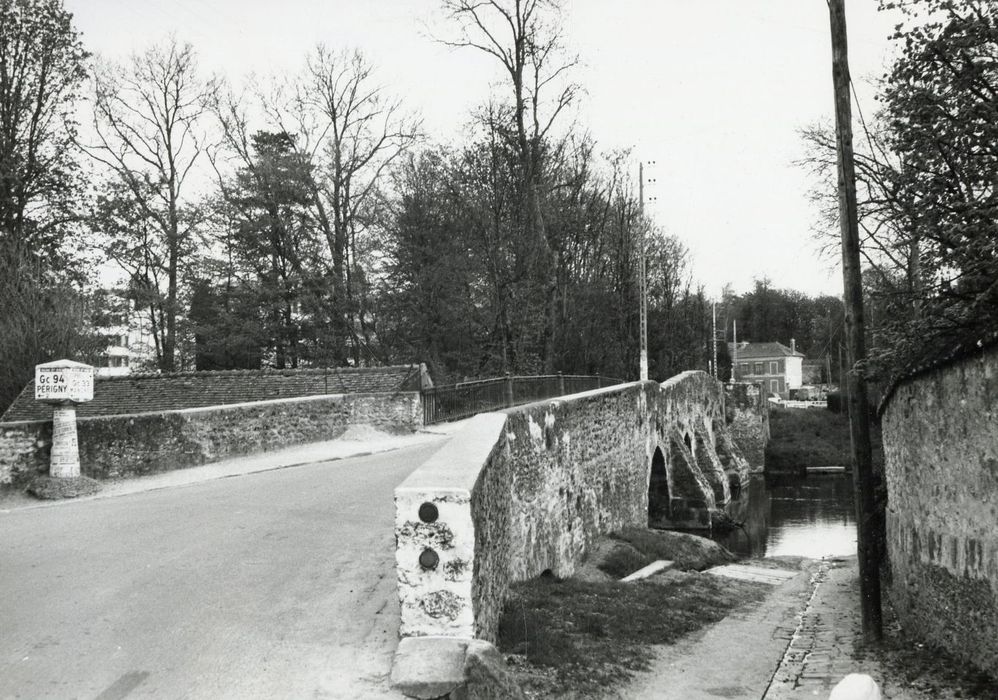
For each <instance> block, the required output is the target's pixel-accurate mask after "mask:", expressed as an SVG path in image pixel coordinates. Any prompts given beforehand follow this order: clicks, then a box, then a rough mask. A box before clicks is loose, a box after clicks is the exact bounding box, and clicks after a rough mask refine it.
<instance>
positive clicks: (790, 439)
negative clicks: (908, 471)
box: [766, 406, 883, 472]
mask: <svg viewBox="0 0 998 700" xmlns="http://www.w3.org/2000/svg"><path fill="white" fill-rule="evenodd" d="M871 429H872V430H871V439H872V442H873V461H874V464H882V463H883V447H882V444H881V440H880V426H878V425H875V424H874V425H871ZM769 432H770V438H769V444H768V445H767V446H766V471H768V472H769V471H774V472H786V471H790V472H796V471H799V470H801V469H804V468H805V467H827V466H839V465H844V466H848V465H850V464H851V463H852V453H851V450H852V447H851V443H850V440H849V419H848V418H847V417H846V415H845V414H842V413H832V412H831V411H826V410H822V409H817V408H781V407H778V406H773V407H772V408H771V409H770V412H769Z"/></svg>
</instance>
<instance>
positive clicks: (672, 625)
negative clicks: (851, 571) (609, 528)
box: [498, 529, 769, 698]
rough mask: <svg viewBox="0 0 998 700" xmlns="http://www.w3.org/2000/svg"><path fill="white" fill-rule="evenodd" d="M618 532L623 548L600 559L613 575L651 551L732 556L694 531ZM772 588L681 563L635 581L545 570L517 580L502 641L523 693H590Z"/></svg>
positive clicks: (703, 560)
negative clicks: (661, 646) (545, 574)
mask: <svg viewBox="0 0 998 700" xmlns="http://www.w3.org/2000/svg"><path fill="white" fill-rule="evenodd" d="M614 537H615V539H617V540H618V544H619V545H620V546H615V547H613V549H612V550H611V551H610V553H609V554H608V555H607V556H606V557H605V558H604V561H603V562H602V563H601V566H600V568H601V569H603V570H604V571H607V570H608V569H612V570H613V572H612V573H613V574H614V576H617V575H618V573H619V572H620V571H623V573H622V574H620V575H621V576H622V575H626V574H629V573H631V572H633V571H634V570H636V569H638V568H641V567H642V566H644V565H645V564H647V563H649V562H650V561H653V560H655V559H671V560H673V561H674V562H676V566H677V568H680V569H696V568H704V567H706V566H709V565H712V564H714V563H721V562H724V561H729V560H730V558H731V555H730V553H728V552H727V551H726V550H724V549H723V548H720V547H718V546H717V545H716V544H715V543H713V542H711V541H710V540H706V539H704V538H699V537H696V536H693V535H685V534H681V533H663V532H656V531H648V530H640V529H631V530H626V531H624V532H621V533H617V534H616V535H614ZM696 540H700V542H702V543H706V544H700V543H698V542H696ZM617 552H630V554H627V555H617V554H616V553H617ZM615 557H616V558H615ZM607 563H609V564H610V566H609V567H604V566H602V564H607ZM768 588H769V587H768V586H765V585H762V584H757V583H749V582H744V581H734V580H730V579H722V578H718V577H714V576H711V575H706V574H699V573H684V572H682V571H671V572H668V573H666V574H662V575H658V576H654V577H652V578H651V579H648V580H646V581H639V582H635V583H619V582H617V581H616V580H614V581H609V582H592V581H581V580H575V579H566V580H560V579H556V578H553V577H542V578H539V579H534V580H532V581H527V582H524V583H521V584H518V585H516V586H514V588H513V591H512V594H511V598H510V600H509V601H508V603H507V605H506V607H505V610H504V612H503V616H502V619H501V621H500V625H499V640H498V641H499V648H500V650H501V651H502V652H503V653H505V654H510V655H514V656H512V657H510V661H511V666H512V668H513V670H514V673H515V674H516V677H517V680H518V681H519V682H520V683H521V685H522V687H523V688H524V690H525V691H526V693H527V694H528V695H529V696H531V697H544V698H547V697H592V696H596V695H599V694H600V691H601V689H602V690H605V688H606V686H607V685H608V684H615V683H620V682H623V681H625V680H626V679H627V678H629V677H630V676H631V674H632V673H633V672H635V671H640V670H645V669H647V668H648V663H649V661H650V659H651V657H652V653H653V652H652V649H651V647H652V646H653V645H656V644H670V643H672V642H674V641H676V640H677V639H679V638H680V637H683V636H684V635H687V634H689V633H691V632H694V631H696V630H699V629H701V628H703V627H706V626H708V625H711V624H713V623H715V622H717V621H718V620H721V619H722V618H724V617H725V616H727V614H728V613H729V612H730V611H731V610H733V609H735V608H737V607H739V606H741V605H744V604H746V603H748V602H751V601H755V600H759V599H761V598H762V596H763V595H764V594H765V592H766V590H767V589H768Z"/></svg>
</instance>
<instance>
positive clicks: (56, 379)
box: [35, 360, 94, 403]
mask: <svg viewBox="0 0 998 700" xmlns="http://www.w3.org/2000/svg"><path fill="white" fill-rule="evenodd" d="M93 398H94V368H93V367H91V366H90V365H85V364H83V363H81V362H73V361H71V360H57V361H55V362H47V363H45V364H43V365H35V399H36V400H37V401H56V402H62V401H73V402H77V403H80V402H83V401H91V400H93Z"/></svg>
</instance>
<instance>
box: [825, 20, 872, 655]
mask: <svg viewBox="0 0 998 700" xmlns="http://www.w3.org/2000/svg"><path fill="white" fill-rule="evenodd" d="M828 13H829V18H830V21H831V30H832V80H833V82H834V85H835V132H836V137H837V146H838V161H839V168H838V170H839V225H840V228H841V231H842V278H843V289H844V294H843V302H844V304H845V326H846V360H847V364H848V373H847V376H846V377H845V380H846V382H845V383H846V385H847V387H848V405H849V435H850V437H851V438H852V450H853V470H852V473H853V486H854V490H855V494H854V498H855V504H856V545H857V547H856V548H857V554H858V558H859V589H860V598H861V603H860V604H861V611H862V618H863V635H864V636H865V637H866V638H867V640H870V641H879V640H880V639H881V637H882V634H883V631H882V623H881V610H880V546H879V538H878V534H877V517H876V505H875V502H874V494H873V460H872V457H871V451H870V408H869V403H868V401H867V391H866V377H865V371H866V370H865V367H864V365H865V361H866V347H865V345H866V344H865V342H864V339H863V331H864V327H863V326H864V324H863V278H862V272H861V270H860V257H859V224H858V217H857V211H856V168H855V164H854V161H853V150H852V105H851V101H850V99H849V86H850V82H849V50H848V43H847V41H846V12H845V0H828Z"/></svg>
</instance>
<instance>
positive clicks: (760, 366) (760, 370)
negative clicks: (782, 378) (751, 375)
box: [755, 362, 766, 374]
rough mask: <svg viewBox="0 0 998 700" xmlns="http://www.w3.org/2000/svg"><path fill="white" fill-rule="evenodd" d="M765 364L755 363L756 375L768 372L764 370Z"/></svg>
mask: <svg viewBox="0 0 998 700" xmlns="http://www.w3.org/2000/svg"><path fill="white" fill-rule="evenodd" d="M765 364H766V363H764V362H756V363H755V373H756V374H762V373H763V372H765V371H766V370H765V368H764V365H765Z"/></svg>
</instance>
